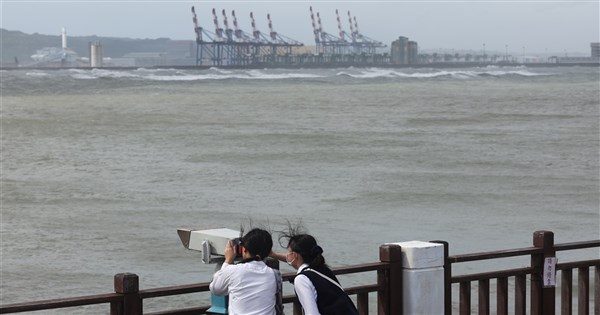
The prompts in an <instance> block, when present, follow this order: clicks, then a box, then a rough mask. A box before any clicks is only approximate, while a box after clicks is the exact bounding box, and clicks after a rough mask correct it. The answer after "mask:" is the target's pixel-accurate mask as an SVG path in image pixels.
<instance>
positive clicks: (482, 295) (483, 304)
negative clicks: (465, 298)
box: [477, 279, 490, 315]
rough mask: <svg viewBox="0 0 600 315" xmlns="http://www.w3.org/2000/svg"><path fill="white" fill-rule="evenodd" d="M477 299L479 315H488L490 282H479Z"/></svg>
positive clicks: (486, 280)
mask: <svg viewBox="0 0 600 315" xmlns="http://www.w3.org/2000/svg"><path fill="white" fill-rule="evenodd" d="M478 286H479V289H478V291H479V297H478V300H477V304H478V305H479V315H489V314H490V280H488V279H485V280H479V282H478Z"/></svg>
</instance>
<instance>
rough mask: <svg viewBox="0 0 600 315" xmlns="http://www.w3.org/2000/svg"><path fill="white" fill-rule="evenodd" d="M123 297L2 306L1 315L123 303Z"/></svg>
mask: <svg viewBox="0 0 600 315" xmlns="http://www.w3.org/2000/svg"><path fill="white" fill-rule="evenodd" d="M122 300H123V296H122V295H121V294H117V293H108V294H98V295H86V296H78V297H70V298H63V299H52V300H41V301H34V302H24V303H13V304H5V305H0V314H6V313H20V312H30V311H41V310H50V309H57V308H66V307H74V306H83V305H94V304H102V303H112V302H121V301H122Z"/></svg>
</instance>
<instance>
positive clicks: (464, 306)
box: [459, 281, 471, 315]
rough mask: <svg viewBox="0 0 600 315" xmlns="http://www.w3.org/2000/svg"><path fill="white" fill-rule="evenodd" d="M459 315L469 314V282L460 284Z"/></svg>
mask: <svg viewBox="0 0 600 315" xmlns="http://www.w3.org/2000/svg"><path fill="white" fill-rule="evenodd" d="M459 295H460V297H459V298H460V302H459V312H460V315H469V314H471V282H468V281H465V282H461V283H460V293H459Z"/></svg>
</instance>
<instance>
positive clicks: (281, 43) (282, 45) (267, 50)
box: [192, 6, 304, 66]
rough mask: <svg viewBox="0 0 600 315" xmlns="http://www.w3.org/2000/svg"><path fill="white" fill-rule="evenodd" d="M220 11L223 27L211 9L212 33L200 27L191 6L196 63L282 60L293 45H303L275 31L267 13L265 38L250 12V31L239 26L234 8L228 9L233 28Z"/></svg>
mask: <svg viewBox="0 0 600 315" xmlns="http://www.w3.org/2000/svg"><path fill="white" fill-rule="evenodd" d="M221 13H222V15H223V26H224V29H223V28H221V27H220V26H219V20H218V17H217V13H216V10H215V9H214V8H213V9H212V16H213V23H214V27H215V31H214V33H213V32H210V31H208V30H206V29H204V28H202V27H201V26H199V24H198V18H197V15H196V10H195V9H194V7H193V6H192V17H193V18H192V20H193V22H194V31H195V32H196V65H197V66H198V65H204V64H205V61H208V63H210V64H211V65H215V66H222V65H233V66H243V65H251V64H261V63H275V62H279V61H285V60H286V58H287V57H289V55H291V53H292V49H293V48H294V47H300V46H304V44H302V43H300V42H298V41H296V40H293V39H291V38H289V37H286V36H283V35H281V34H278V33H277V32H275V31H274V29H273V22H272V20H271V15H270V14H267V19H268V22H269V36H268V37H267V36H265V35H263V33H262V32H261V31H260V30H258V28H257V27H256V21H255V19H254V14H253V13H252V12H250V19H251V26H252V34H248V33H246V32H244V31H243V30H242V29H240V28H239V26H238V22H237V17H236V15H235V11H234V10H232V11H231V16H232V18H233V29H231V28H229V23H228V20H227V14H226V12H225V10H224V9H223V10H222V12H221ZM205 38H206V39H205Z"/></svg>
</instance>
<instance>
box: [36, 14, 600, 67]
mask: <svg viewBox="0 0 600 315" xmlns="http://www.w3.org/2000/svg"><path fill="white" fill-rule="evenodd" d="M309 12H310V18H311V21H312V31H313V35H314V45H304V44H303V43H301V42H299V41H297V40H294V39H292V38H290V37H287V36H285V35H283V34H280V33H278V32H277V31H275V28H274V26H273V22H272V20H271V16H270V14H267V16H266V17H267V21H268V28H269V31H268V32H262V31H260V30H259V29H258V28H257V26H256V21H255V16H254V14H253V13H252V12H250V14H249V16H250V19H251V25H250V26H251V29H252V30H251V32H246V31H244V30H243V29H242V28H241V27H240V26H239V24H238V22H237V16H236V13H235V11H234V10H233V11H231V13H230V15H228V14H227V12H226V11H225V10H222V11H221V12H218V11H217V10H215V9H214V8H213V9H212V19H213V20H212V26H211V27H210V28H207V27H205V26H204V25H201V24H200V23H199V22H198V18H197V15H196V11H195V8H194V7H192V8H191V13H192V21H193V27H194V33H195V40H171V41H169V42H167V45H166V47H165V49H164V51H161V52H142V53H140V52H138V53H130V54H126V55H124V56H122V57H120V58H104V57H103V55H102V49H103V48H102V43H101V42H100V41H94V42H91V43H89V57H83V58H79V56H77V54H76V53H74V52H73V51H72V50H70V49H69V48H68V47H67V44H66V43H67V40H66V33H65V30H64V29H63V34H62V48H53V47H51V48H44V49H42V50H39V51H38V52H36V54H34V55H33V56H31V57H32V59H34V60H35V64H34V66H38V67H39V66H51V67H93V68H98V67H154V66H197V67H212V66H217V67H265V66H270V67H277V66H288V67H289V66H295V67H323V66H415V65H431V64H442V63H444V64H453V63H454V64H464V63H479V64H482V63H487V64H494V63H498V64H511V63H531V62H541V63H595V64H597V63H599V62H600V43H591V56H590V57H566V56H565V57H557V56H551V57H548V56H547V57H546V58H543V59H541V60H540V59H539V58H536V59H526V58H525V56H523V57H522V58H521V60H518V59H517V58H515V57H513V56H509V55H508V52H506V53H505V54H499V53H490V54H487V53H486V51H485V44H484V49H483V51H482V52H479V53H464V54H459V53H447V52H446V53H443V52H441V51H440V52H439V53H438V52H436V53H419V46H418V43H417V42H416V41H414V40H410V39H409V38H408V37H405V36H399V37H398V39H397V40H394V41H393V42H392V43H391V44H390V46H388V45H386V44H384V43H383V42H381V41H378V40H376V39H373V38H371V37H369V36H366V35H365V34H363V33H362V32H361V31H360V29H359V25H358V21H357V18H356V16H352V15H351V13H350V11H347V17H344V18H341V17H340V13H339V11H338V10H336V11H335V16H336V20H337V32H336V33H332V32H327V31H326V30H324V29H323V26H322V25H323V24H322V21H321V15H320V13H319V12H315V11H313V8H312V7H310V8H309ZM218 13H220V14H218ZM219 17H221V18H219ZM229 18H231V22H232V23H231V25H230V23H229V20H230V19H229ZM220 21H221V22H220ZM342 21H345V22H344V23H342ZM343 24H346V25H348V27H347V28H344V26H343ZM347 29H349V32H348V31H347Z"/></svg>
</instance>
